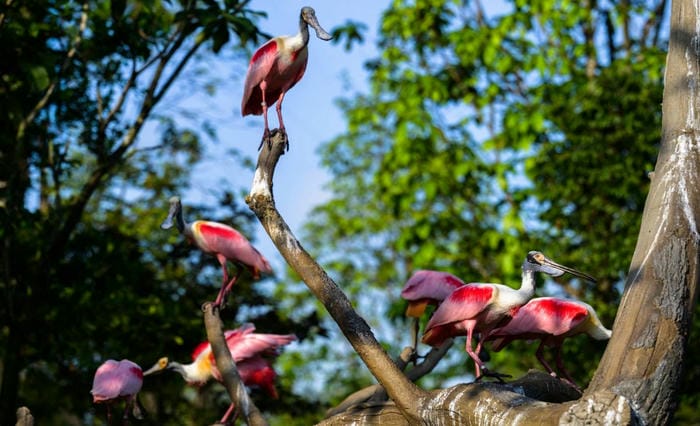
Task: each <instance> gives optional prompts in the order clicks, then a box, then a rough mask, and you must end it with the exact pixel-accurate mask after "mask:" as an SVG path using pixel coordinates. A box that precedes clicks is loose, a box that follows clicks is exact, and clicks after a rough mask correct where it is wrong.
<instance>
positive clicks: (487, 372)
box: [472, 331, 512, 383]
mask: <svg viewBox="0 0 700 426" xmlns="http://www.w3.org/2000/svg"><path fill="white" fill-rule="evenodd" d="M488 336H489V332H488V331H487V332H483V333H481V335H480V336H479V343H477V344H476V349H475V350H474V355H476V358H475V359H478V360H479V363H480V364H481V374H480V375H479V376H477V377H476V381H477V382H478V381H480V380H481V378H482V377H493V378H495V379H497V380H498V381H499V382H501V383H505V381H504V380H503V379H504V378H507V377H508V378H510V377H512V376H511V375H510V374H501V373H497V372H495V371H491V370H489V369H488V368H486V364H483V361H481V358H480V357H479V356H478V354H479V353H481V346H482V344H483V343H484V341H485V340H486V338H488ZM472 358H474V357H472Z"/></svg>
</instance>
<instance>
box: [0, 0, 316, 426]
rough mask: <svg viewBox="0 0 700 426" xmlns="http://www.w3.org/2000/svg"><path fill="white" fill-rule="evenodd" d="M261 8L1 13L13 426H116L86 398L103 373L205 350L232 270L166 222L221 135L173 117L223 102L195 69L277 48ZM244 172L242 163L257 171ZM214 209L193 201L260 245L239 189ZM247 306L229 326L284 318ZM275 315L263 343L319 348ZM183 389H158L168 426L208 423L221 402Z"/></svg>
mask: <svg viewBox="0 0 700 426" xmlns="http://www.w3.org/2000/svg"><path fill="white" fill-rule="evenodd" d="M248 3H249V2H248V1H235V0H233V1H229V0H227V1H165V2H163V1H160V0H154V1H117V0H115V1H111V2H104V1H84V2H78V1H70V0H65V1H54V0H36V1H21V2H20V1H13V0H9V1H6V2H3V6H2V8H1V9H0V40H2V43H0V45H1V47H0V49H1V50H0V56H2V58H3V60H2V61H1V62H2V64H0V75H2V83H0V102H2V104H3V111H4V113H3V114H2V115H1V116H0V122H1V123H2V124H1V127H0V128H1V129H2V131H1V132H0V134H1V135H2V136H0V138H1V139H0V191H1V192H0V221H1V222H0V223H1V224H0V240H1V241H2V244H1V245H0V259H2V261H1V265H2V266H1V267H0V270H1V271H2V273H1V274H0V294H2V302H1V303H0V324H2V328H1V329H0V330H1V331H0V347H1V348H2V350H1V355H2V360H1V362H2V368H1V370H2V387H1V390H0V415H1V416H2V417H1V418H0V423H1V424H14V415H15V409H16V407H17V406H18V405H20V404H26V405H28V406H29V407H31V409H32V412H33V414H34V415H35V417H36V418H37V419H38V420H39V421H40V422H41V423H44V424H84V423H94V422H100V419H102V418H104V416H103V412H102V411H99V410H98V411H97V413H96V412H95V408H94V407H93V406H92V404H91V400H90V397H89V393H88V392H89V389H90V384H91V381H92V374H93V373H94V371H95V369H96V367H97V365H99V364H100V363H101V362H102V361H104V360H105V359H107V358H118V359H120V358H122V357H124V358H126V357H128V358H131V359H134V360H135V361H137V362H138V363H140V364H142V365H146V364H148V363H152V362H154V361H155V360H156V359H157V358H158V357H159V356H162V355H166V354H167V355H169V356H172V357H173V358H176V359H180V360H186V359H187V358H189V356H190V352H191V350H192V349H193V347H194V346H195V345H196V344H197V343H198V342H199V341H201V340H202V339H204V336H205V335H204V330H203V326H202V323H201V316H200V314H199V313H200V304H201V303H202V302H203V301H204V300H207V299H208V298H209V297H210V295H211V294H212V292H215V291H216V286H215V284H218V282H219V280H220V270H219V269H218V267H217V263H216V261H215V260H214V259H213V258H210V257H207V256H203V255H201V254H200V253H198V252H197V251H196V250H192V249H191V248H190V247H188V246H187V244H186V243H185V241H184V239H182V238H180V237H179V236H177V235H176V234H175V233H166V232H161V231H159V228H158V225H159V224H160V222H161V221H162V220H163V219H164V217H165V214H166V212H167V199H168V197H170V196H171V195H173V194H175V193H176V194H181V195H184V194H183V192H184V191H186V190H187V189H188V188H189V186H190V181H191V174H190V170H191V169H192V168H193V167H194V165H196V164H197V163H198V161H200V159H201V157H202V154H203V152H204V145H203V144H204V142H209V141H212V140H215V139H216V137H217V136H216V132H215V130H214V125H213V124H212V123H211V122H208V121H202V120H201V119H197V120H192V119H191V115H190V114H191V113H192V112H194V111H193V109H192V107H185V108H182V109H178V108H175V106H176V105H177V100H178V95H180V96H181V93H183V92H184V91H185V87H186V90H188V91H193V90H199V91H201V92H202V93H206V92H207V91H211V87H212V86H211V83H212V82H213V76H211V75H207V74H206V71H205V68H204V67H202V66H201V65H200V66H197V65H195V64H197V63H199V64H205V63H206V58H207V57H210V56H211V55H213V54H216V53H220V54H227V55H230V56H231V57H232V58H234V59H235V58H236V55H238V57H240V58H241V59H240V60H242V61H244V60H245V59H244V58H246V57H247V54H245V51H244V47H245V46H246V44H247V43H248V42H251V41H252V42H254V43H256V44H257V43H258V42H259V41H260V40H262V39H264V38H266V36H264V37H261V35H262V34H261V33H260V32H259V30H258V29H257V27H256V20H257V19H258V18H260V17H262V16H264V14H262V13H261V12H258V11H254V10H251V9H249V7H248ZM225 46H226V47H227V48H229V49H230V50H229V51H228V53H227V52H226V51H225V50H224V47H225ZM228 46H230V47H228ZM222 52H223V53H222ZM232 53H233V54H232ZM164 104H165V105H166V107H165V108H164V107H163V105H164ZM236 158H237V157H235V156H233V157H231V158H230V159H229V160H227V161H231V162H237V163H239V167H244V165H243V164H241V163H242V162H240V161H238V160H237V159H236ZM229 185H230V182H228V183H227V186H229ZM211 195H213V197H214V198H215V199H218V200H219V204H218V205H204V204H199V205H198V204H197V203H196V202H194V201H191V202H190V201H187V199H186V204H187V214H188V215H191V216H192V217H206V218H209V219H213V220H220V221H224V222H227V223H231V224H233V225H234V226H236V227H237V228H238V229H241V230H242V231H243V232H244V233H245V234H247V235H251V232H252V229H251V227H250V224H249V221H250V219H251V218H252V215H251V214H250V212H249V211H248V209H247V208H245V209H244V208H243V207H242V206H241V205H240V192H239V191H238V190H231V191H219V192H212V194H211ZM184 265H187V266H184ZM237 297H242V298H244V299H245V301H243V300H239V299H235V301H234V300H233V299H232V300H231V302H232V307H230V308H229V309H228V310H227V312H226V319H227V320H228V322H229V323H232V322H233V320H234V319H235V317H236V314H237V310H238V308H242V309H246V308H247V307H250V306H259V307H265V306H267V305H269V300H268V298H267V296H265V295H264V293H261V292H260V291H259V289H256V288H252V287H251V286H250V285H248V284H246V283H242V285H240V286H239V289H238V291H237V295H236V298H237ZM259 310H260V309H259ZM261 311H262V312H265V313H264V315H262V316H261V318H259V321H257V322H258V327H259V328H260V329H261V330H266V331H270V332H273V331H279V332H282V331H284V332H285V333H289V332H295V331H296V332H297V333H298V334H299V335H300V337H303V334H304V333H303V332H301V331H302V330H304V329H305V327H303V326H301V327H299V329H297V327H296V326H295V325H294V324H291V323H289V322H288V321H287V319H286V318H279V317H278V315H277V314H276V313H275V312H274V311H271V310H269V308H268V309H267V310H261ZM248 318H251V319H254V318H255V317H254V316H249V317H248ZM170 379H171V378H163V379H158V380H170ZM164 384H165V383H164ZM167 384H169V386H163V387H162V389H166V390H165V391H164V392H165V394H164V395H161V397H160V398H155V397H154V396H153V395H151V396H150V397H149V396H148V391H149V388H148V385H147V387H146V389H145V392H144V397H145V399H146V400H151V401H152V403H153V404H154V405H155V406H156V407H157V409H156V410H155V412H153V413H150V414H151V417H150V421H152V422H153V423H154V424H164V423H168V424H176V422H183V423H184V422H186V421H187V419H192V418H201V417H198V416H201V414H202V413H203V412H206V413H210V412H211V411H212V407H211V404H212V403H213V402H217V401H216V400H215V399H212V398H204V397H203V396H202V397H199V399H200V400H201V401H202V404H200V405H199V408H193V406H192V404H191V401H190V400H188V398H190V399H191V394H187V393H183V384H182V381H181V380H179V381H178V380H176V378H172V381H170V382H167ZM209 391H210V389H206V390H205V392H203V393H202V395H212V393H211V392H209ZM282 393H283V394H284V392H282ZM216 394H218V392H216V393H214V395H216ZM154 398H155V399H154ZM195 399H197V398H195ZM171 401H172V402H171ZM210 401H213V402H210ZM219 405H220V407H224V408H223V409H225V407H226V405H227V404H226V403H225V401H220V404H219ZM219 405H217V407H216V409H218V408H220V407H219ZM281 406H285V405H284V404H281V405H276V406H275V407H281ZM195 407H197V406H196V405H195ZM271 407H272V406H271V405H266V406H263V408H265V409H270V408H271Z"/></svg>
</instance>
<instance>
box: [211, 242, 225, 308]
mask: <svg viewBox="0 0 700 426" xmlns="http://www.w3.org/2000/svg"><path fill="white" fill-rule="evenodd" d="M216 259H217V260H218V261H219V263H220V264H221V270H222V271H223V273H224V279H223V280H222V281H221V290H219V294H218V295H217V296H216V300H215V301H214V304H213V306H212V307H213V308H218V307H220V306H221V303H222V302H223V300H224V296H225V294H224V291H225V290H226V288H227V286H228V284H229V280H228V270H227V269H226V262H227V260H226V256H224V255H223V254H217V255H216Z"/></svg>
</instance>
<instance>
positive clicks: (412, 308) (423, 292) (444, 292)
mask: <svg viewBox="0 0 700 426" xmlns="http://www.w3.org/2000/svg"><path fill="white" fill-rule="evenodd" d="M463 285H464V281H462V280H460V279H459V278H457V277H456V276H454V275H452V274H450V273H448V272H441V271H430V270H420V271H416V272H415V273H414V274H413V275H411V277H410V278H409V279H408V281H406V284H405V285H404V286H403V289H402V290H401V297H402V298H403V299H404V300H407V301H408V307H407V308H406V316H407V317H411V318H413V340H412V342H413V348H414V349H415V348H416V346H417V343H418V324H419V319H420V317H421V316H422V315H423V313H424V312H425V309H426V307H427V306H428V305H438V304H440V302H442V301H443V300H444V299H445V298H446V297H447V296H449V295H450V293H452V292H453V291H454V290H456V289H457V288H458V287H461V286H463Z"/></svg>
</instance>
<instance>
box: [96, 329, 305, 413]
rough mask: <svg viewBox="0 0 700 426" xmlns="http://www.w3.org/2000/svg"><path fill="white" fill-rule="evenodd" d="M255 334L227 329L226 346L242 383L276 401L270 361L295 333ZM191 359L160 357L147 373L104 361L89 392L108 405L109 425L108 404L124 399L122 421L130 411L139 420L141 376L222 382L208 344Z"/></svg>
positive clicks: (193, 382) (122, 363) (126, 363)
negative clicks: (183, 361)
mask: <svg viewBox="0 0 700 426" xmlns="http://www.w3.org/2000/svg"><path fill="white" fill-rule="evenodd" d="M254 331H255V326H254V325H253V324H250V323H246V324H243V325H242V326H241V327H239V328H237V329H235V330H228V331H226V332H225V333H224V337H225V339H226V345H227V346H228V349H229V352H230V353H231V357H232V358H233V361H234V362H235V363H236V369H237V370H238V374H239V376H240V377H241V381H242V382H243V384H245V385H246V386H248V387H251V388H260V389H261V390H262V391H263V392H265V393H266V394H267V395H268V396H269V397H271V398H273V399H277V397H278V395H277V389H276V388H275V378H276V377H277V373H276V372H275V370H274V368H273V367H272V364H271V361H270V359H274V358H276V357H277V356H278V355H279V354H280V352H281V350H282V347H283V346H286V345H288V344H290V343H292V342H294V341H296V340H297V338H296V336H295V335H294V334H266V333H254ZM192 360H193V361H192V362H191V363H189V364H181V363H179V362H175V361H170V360H169V359H168V358H167V357H163V358H160V359H159V360H158V362H156V364H155V365H154V366H153V367H151V368H149V369H148V370H146V371H142V369H141V367H139V366H138V365H137V364H136V363H134V362H132V361H130V360H128V359H123V360H121V361H115V360H111V359H110V360H107V361H106V362H105V363H103V364H102V365H101V366H100V367H99V368H98V369H97V371H96V372H95V378H94V380H93V385H92V390H91V393H92V395H93V402H94V403H105V404H107V416H108V422H111V405H112V404H114V403H115V402H117V401H119V400H122V399H124V400H126V408H125V410H124V418H127V417H128V415H129V413H130V412H133V413H134V414H135V417H138V415H137V413H138V412H139V410H138V404H137V403H136V397H137V394H138V392H139V391H140V390H141V387H142V385H143V377H144V376H149V375H152V374H156V373H160V372H163V371H175V372H177V373H179V374H180V375H181V376H182V378H183V379H185V382H187V384H189V385H193V386H202V385H204V384H205V383H207V382H208V381H210V380H211V379H212V378H213V379H215V380H217V381H219V382H221V381H222V378H221V373H220V372H219V370H218V369H217V368H216V362H215V361H214V354H213V353H212V349H211V345H210V344H209V342H202V343H200V344H199V345H197V347H196V348H195V349H194V351H193V352H192ZM234 408H235V406H234V405H233V404H231V406H230V407H229V409H228V410H227V411H226V413H225V414H224V416H223V417H222V419H221V421H220V423H222V424H226V422H227V421H228V420H229V418H230V417H231V414H233V412H234Z"/></svg>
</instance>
